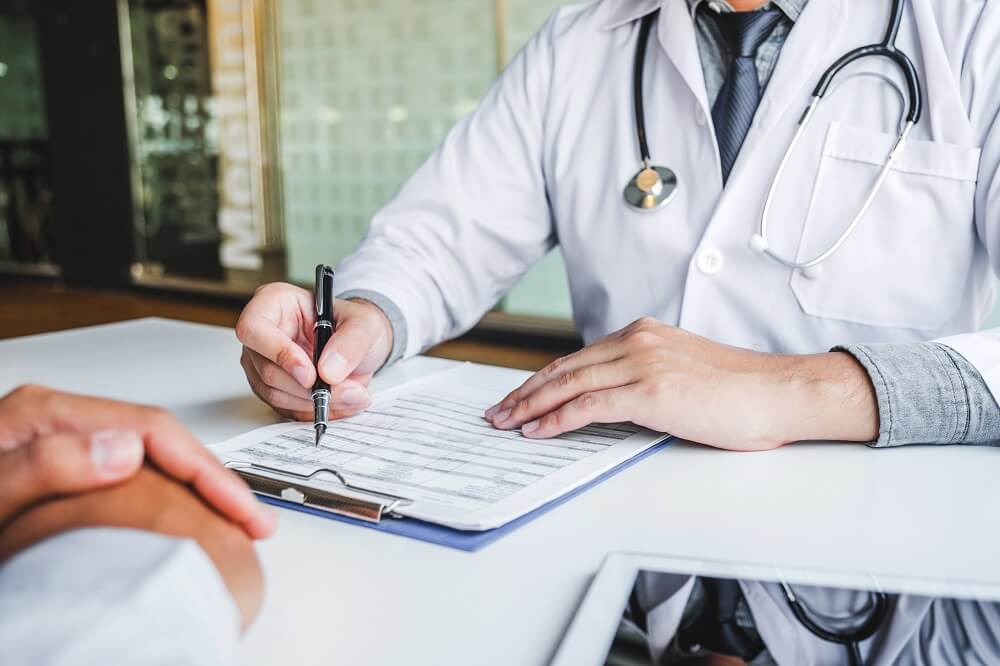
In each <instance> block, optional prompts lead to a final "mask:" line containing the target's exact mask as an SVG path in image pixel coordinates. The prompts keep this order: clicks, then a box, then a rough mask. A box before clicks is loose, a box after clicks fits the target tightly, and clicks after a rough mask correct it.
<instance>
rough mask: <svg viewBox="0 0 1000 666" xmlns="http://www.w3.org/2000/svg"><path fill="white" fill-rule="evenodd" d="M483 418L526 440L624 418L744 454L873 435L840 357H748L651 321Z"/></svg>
mask: <svg viewBox="0 0 1000 666" xmlns="http://www.w3.org/2000/svg"><path fill="white" fill-rule="evenodd" d="M486 418H487V420H489V421H490V422H491V423H493V425H494V426H496V427H497V428H502V429H505V430H510V429H515V428H520V429H521V432H522V433H523V434H524V435H525V436H526V437H531V438H544V437H554V436H556V435H559V434H562V433H565V432H568V431H570V430H575V429H577V428H581V427H583V426H586V425H588V424H590V423H617V422H622V421H631V422H633V423H635V424H637V425H641V426H644V427H647V428H650V429H652V430H657V431H660V432H668V433H670V434H672V435H675V436H676V437H680V438H682V439H687V440H691V441H695V442H700V443H702V444H707V445H710V446H715V447H719V448H725V449H732V450H744V451H753V450H764V449H772V448H777V447H779V446H782V445H784V444H788V443H790V442H795V441H802V440H837V441H855V442H868V441H872V440H874V439H876V438H877V437H878V408H877V404H876V400H875V394H874V389H873V387H872V386H871V383H870V380H869V379H868V375H867V373H866V372H865V370H864V368H863V367H861V365H860V364H858V363H857V361H855V360H854V358H853V357H851V356H850V355H849V354H846V353H828V354H816V355H811V356H790V355H781V354H766V353H762V352H755V351H749V350H746V349H739V348H736V347H729V346H726V345H722V344H718V343H715V342H712V341H711V340H707V339H705V338H701V337H699V336H697V335H693V334H691V333H688V332H686V331H683V330H681V329H678V328H674V327H672V326H667V325H666V324H663V323H661V322H659V321H656V320H655V319H651V318H643V319H640V320H638V321H636V322H634V323H632V324H630V325H629V326H627V327H625V328H624V329H622V330H620V331H618V332H616V333H612V334H611V335H609V336H607V337H605V338H602V339H601V340H598V341H597V342H595V343H594V344H593V345H591V346H589V347H586V348H585V349H583V350H581V351H578V352H576V353H574V354H571V355H569V356H566V357H563V358H561V359H557V360H556V361H554V362H553V363H551V364H549V365H548V366H547V367H545V368H543V369H542V370H540V371H539V372H537V373H536V374H535V375H533V376H532V377H530V378H529V379H528V380H527V381H526V382H525V383H524V384H522V385H521V386H520V387H519V388H518V389H516V390H515V391H512V392H511V393H510V394H509V395H508V396H507V397H506V398H504V399H503V400H502V401H501V402H500V403H498V404H497V405H494V406H493V407H491V408H490V409H489V410H487V411H486Z"/></svg>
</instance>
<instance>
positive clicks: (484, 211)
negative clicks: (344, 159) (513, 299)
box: [335, 17, 555, 356]
mask: <svg viewBox="0 0 1000 666" xmlns="http://www.w3.org/2000/svg"><path fill="white" fill-rule="evenodd" d="M554 19H555V17H553V19H550V21H549V22H548V23H547V24H546V25H545V26H543V27H542V29H541V30H540V31H539V32H538V33H536V34H535V35H534V37H532V39H531V40H530V41H529V42H528V44H527V45H526V46H525V47H524V49H522V50H521V51H520V52H519V53H518V54H517V55H516V56H515V57H514V59H513V60H512V62H511V63H510V64H509V65H508V67H507V68H506V69H505V70H504V72H503V73H502V74H501V75H500V77H499V78H498V80H497V81H496V82H495V83H494V84H493V86H492V87H491V88H490V90H489V91H488V92H487V93H486V96H485V97H484V98H483V100H482V101H481V102H480V104H479V106H478V107H477V108H476V109H475V111H473V112H472V113H471V114H470V115H468V116H467V117H465V118H463V119H462V120H461V121H460V122H459V123H458V124H457V125H456V126H455V127H453V128H452V129H451V131H450V132H448V134H447V136H446V137H445V139H444V141H443V143H442V144H441V145H440V146H439V147H438V149H437V150H436V151H435V152H434V153H433V154H432V155H431V156H430V158H428V160H427V161H426V162H425V163H424V164H423V165H422V166H421V167H420V168H419V169H418V170H417V171H416V173H414V175H413V176H412V177H411V178H410V180H409V181H408V182H407V183H406V184H405V185H404V186H403V188H402V189H401V191H400V192H399V193H398V194H397V195H396V197H395V198H394V199H393V200H392V201H391V202H390V203H389V204H388V205H387V206H386V207H385V208H383V209H382V210H381V211H380V212H379V213H378V214H376V215H375V217H374V219H373V220H372V222H371V226H370V228H369V230H368V232H367V234H366V236H365V238H364V240H363V241H362V242H361V244H360V246H359V247H358V248H357V250H356V251H355V252H354V253H352V254H351V255H350V256H348V257H346V258H345V259H344V260H343V261H341V262H340V264H339V266H338V267H337V275H336V278H335V288H336V290H337V293H351V292H355V293H356V292H357V291H358V290H364V291H367V292H369V293H372V292H374V293H377V294H380V295H381V296H383V297H384V298H386V299H388V300H389V301H391V302H392V303H393V304H395V306H396V307H398V308H399V311H400V312H401V313H402V316H403V319H404V321H405V329H406V348H405V349H404V350H402V354H403V355H404V356H412V355H414V354H417V353H419V352H420V351H421V350H423V349H425V348H427V347H428V346H430V345H432V344H435V343H437V342H440V341H442V340H444V339H447V338H450V337H453V336H455V335H458V334H460V333H462V332H464V331H466V330H468V329H469V328H471V327H472V326H473V325H475V324H476V322H478V321H479V319H480V318H481V317H482V315H483V314H484V313H485V312H486V311H487V310H488V309H489V308H490V307H492V306H493V305H494V304H495V303H496V302H497V301H498V300H499V299H500V298H501V297H502V296H503V294H505V293H506V292H507V291H508V290H509V289H510V287H511V286H513V285H514V283H515V282H516V281H517V280H518V278H519V277H520V276H521V275H523V274H524V273H525V272H526V271H527V269H528V268H529V267H530V266H531V265H532V264H534V263H535V262H537V261H538V260H539V259H541V258H542V257H543V256H544V255H545V254H546V252H548V251H549V250H550V249H551V248H552V247H553V246H554V244H555V238H554V232H553V224H552V218H551V213H550V210H549V205H548V199H547V196H546V188H545V178H544V175H543V169H542V154H543V147H542V144H543V140H542V137H543V118H544V110H545V106H546V104H547V99H548V90H549V87H550V84H551V81H550V79H551V71H552V64H551V51H552V42H553V37H552V34H553V32H554V31H555V20H554ZM397 328H398V327H397Z"/></svg>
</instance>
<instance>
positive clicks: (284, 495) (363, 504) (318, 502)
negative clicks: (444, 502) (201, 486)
mask: <svg viewBox="0 0 1000 666" xmlns="http://www.w3.org/2000/svg"><path fill="white" fill-rule="evenodd" d="M225 466H226V467H228V468H229V469H231V470H233V471H234V472H236V473H237V474H238V475H239V476H240V477H241V478H242V479H243V480H244V481H246V482H247V485H249V486H250V489H251V490H253V491H254V492H255V493H257V494H259V495H265V496H266V497H273V498H275V499H280V500H284V501H286V502H293V503H295V504H301V505H303V506H309V507H313V508H314V509H319V510H321V511H327V512H329V513H335V514H337V515H339V516H347V517H348V518H357V519H358V520H363V521H365V522H369V523H376V524H377V523H379V522H381V521H382V518H385V517H386V516H389V517H392V518H399V517H400V516H399V514H397V513H396V509H398V508H399V507H402V506H408V505H410V504H412V503H413V500H411V499H407V498H405V497H398V496H396V495H390V494H388V493H382V492H378V491H377V490H369V489H367V488H361V487H360V486H356V485H353V484H350V483H348V482H347V479H345V478H344V477H343V476H342V475H341V474H340V472H338V471H337V470H334V469H330V468H329V467H321V468H319V469H315V470H313V471H312V472H310V473H309V474H299V473H297V472H290V471H288V470H284V469H278V468H276V467H268V466H266V465H258V464H256V463H244V462H235V461H232V462H227V463H226V465H225ZM253 470H260V471H263V472H269V473H270V474H277V475H280V476H287V477H291V478H293V479H296V480H299V481H309V480H310V479H312V478H313V477H315V476H316V475H318V474H323V473H327V474H332V475H333V476H334V477H336V479H337V480H338V481H340V483H341V484H343V486H344V488H346V489H347V490H351V491H354V492H356V493H360V494H362V495H367V496H368V497H370V498H371V499H364V498H360V497H355V496H353V495H343V494H341V493H337V492H334V491H332V490H326V489H322V488H310V487H308V486H305V485H302V484H300V483H295V482H289V481H284V480H282V479H276V478H274V477H273V476H268V475H267V474H259V473H256V472H254V471H253Z"/></svg>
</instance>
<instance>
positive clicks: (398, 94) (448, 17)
mask: <svg viewBox="0 0 1000 666" xmlns="http://www.w3.org/2000/svg"><path fill="white" fill-rule="evenodd" d="M277 10H278V21H279V26H280V32H279V35H280V36H279V44H280V46H279V60H280V91H281V92H280V95H281V107H280V108H281V111H280V128H281V149H280V153H281V164H282V176H283V186H284V188H283V189H284V201H285V216H284V220H285V233H286V240H287V243H288V266H289V273H290V277H291V278H292V279H294V280H298V281H301V282H308V281H309V280H311V275H312V269H313V267H314V266H315V265H316V264H318V263H322V262H329V263H332V262H335V261H336V260H337V259H339V258H340V257H343V256H344V255H345V254H347V253H348V252H350V251H351V250H352V249H353V248H354V247H355V246H356V245H357V243H358V241H359V240H360V239H361V237H362V236H363V235H364V233H365V230H366V229H367V228H368V223H369V221H370V220H371V218H372V216H373V215H374V213H375V212H376V211H377V210H378V209H379V208H381V207H382V206H383V205H384V204H385V203H386V202H388V200H389V199H390V198H391V197H392V196H393V195H394V194H395V192H396V191H397V190H398V189H399V187H400V186H401V185H402V183H403V182H404V181H405V180H406V179H407V178H408V177H409V176H410V174H412V173H413V171H414V170H415V169H416V168H417V166H419V165H420V163H421V162H423V160H424V159H425V158H426V157H427V156H428V155H429V154H430V153H431V151H432V150H433V149H434V148H435V147H436V146H437V144H438V142H440V140H441V139H442V137H443V136H444V135H445V133H446V132H447V131H448V129H449V128H450V127H451V126H452V125H453V124H454V123H455V121H456V120H458V119H459V118H460V117H461V116H463V115H464V114H466V113H468V112H469V111H470V110H471V109H472V108H473V107H474V106H475V104H476V102H477V101H478V99H479V97H480V96H481V95H482V94H483V93H484V92H485V91H486V88H487V87H488V86H489V83H490V81H491V80H492V79H493V78H494V76H495V75H496V56H495V49H494V48H493V45H494V43H495V32H494V30H495V8H494V0H466V1H465V2H460V3H456V2H453V1H451V0H426V1H424V2H420V3H409V2H403V3H394V2H368V1H361V0H329V1H322V0H282V2H280V3H279V4H278V5H277Z"/></svg>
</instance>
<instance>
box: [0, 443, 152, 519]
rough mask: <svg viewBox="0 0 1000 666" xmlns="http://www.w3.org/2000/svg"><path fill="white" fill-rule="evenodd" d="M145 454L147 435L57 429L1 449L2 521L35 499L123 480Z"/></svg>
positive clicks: (135, 468) (0, 516) (95, 487)
mask: <svg viewBox="0 0 1000 666" xmlns="http://www.w3.org/2000/svg"><path fill="white" fill-rule="evenodd" d="M142 458H143V444H142V438H141V437H140V436H139V435H137V434H136V433H134V432H128V431H121V430H103V431H100V432H95V433H93V434H90V435H81V434H75V433H57V434H52V435H47V436H44V437H39V438H38V439H35V440H33V441H31V442H28V443H26V444H24V445H23V446H20V447H18V448H16V449H13V450H11V451H8V452H5V453H2V454H0V477H2V478H3V483H2V484H0V523H3V522H4V521H6V520H7V519H9V518H11V517H12V516H14V515H15V514H16V513H18V512H19V511H21V510H23V509H25V508H27V507H28V506H30V505H32V504H34V503H35V502H38V501H41V500H45V499H48V498H51V497H55V496H58V495H65V494H67V493H74V492H82V491H86V490H94V489H97V488H101V487H104V486H107V485H110V484H113V483H116V482H119V481H122V480H124V479H126V478H128V477H130V476H132V475H133V474H135V472H136V470H138V469H139V467H140V466H141V465H142Z"/></svg>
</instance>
